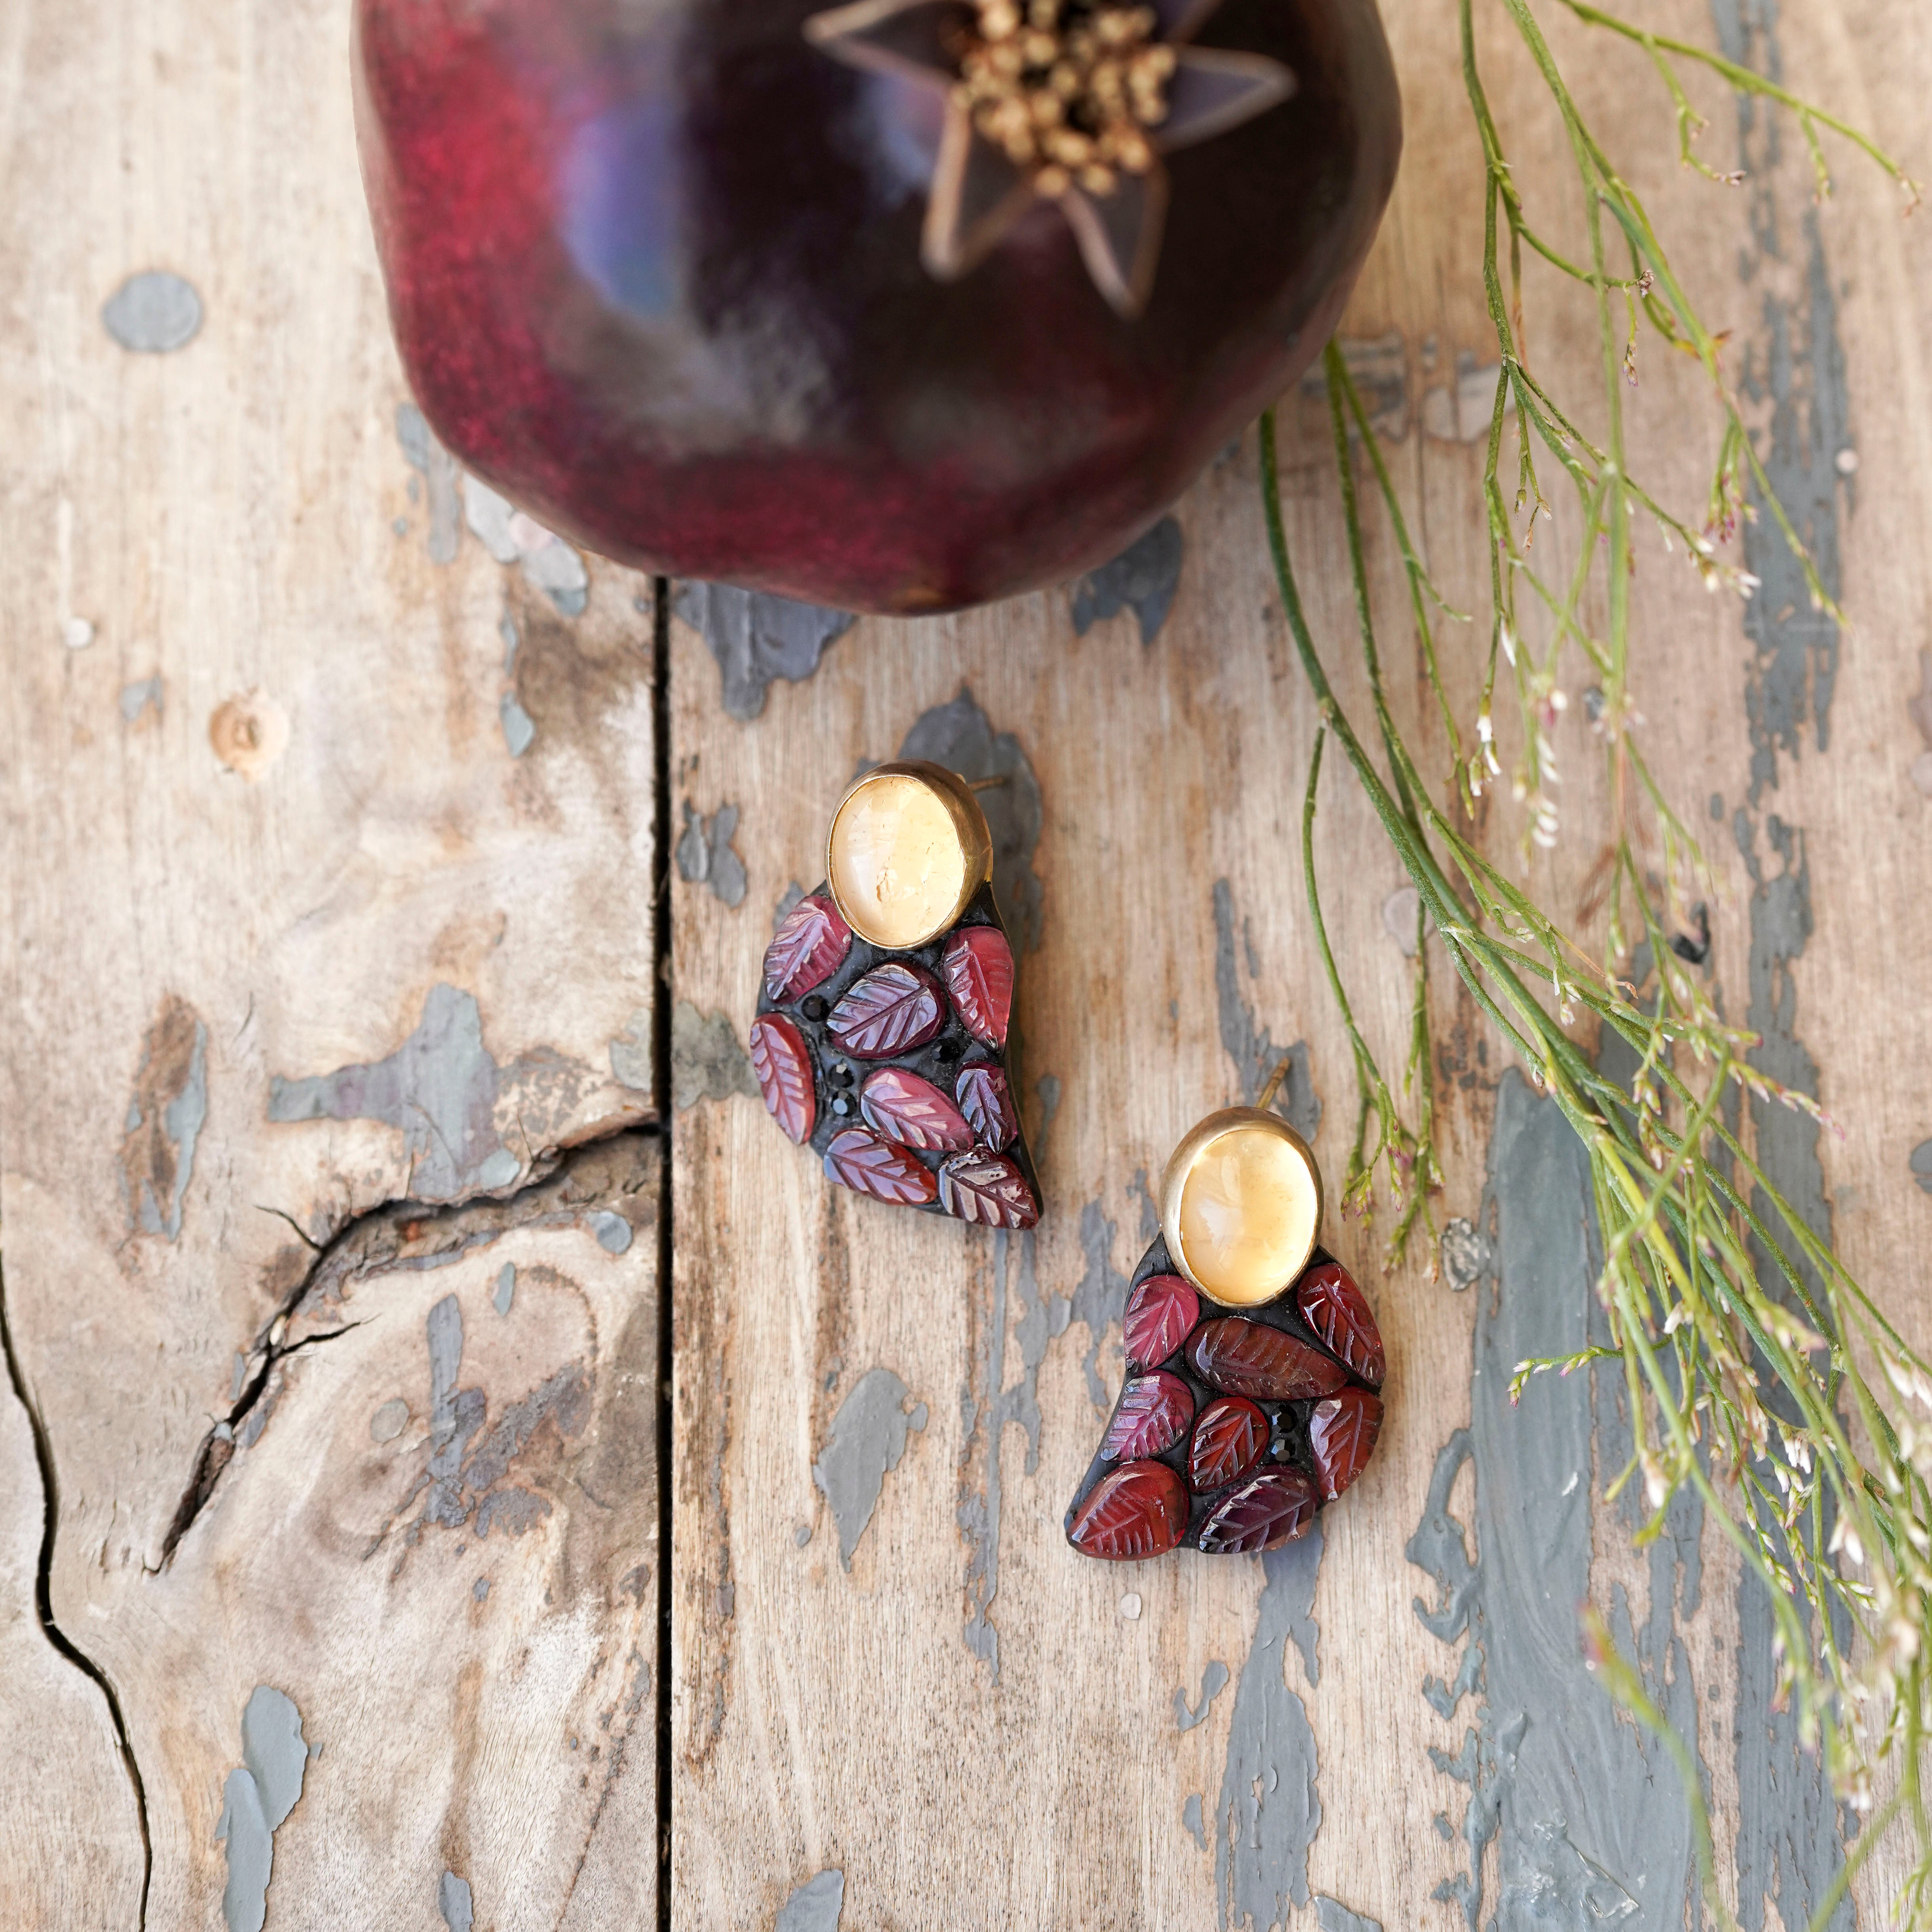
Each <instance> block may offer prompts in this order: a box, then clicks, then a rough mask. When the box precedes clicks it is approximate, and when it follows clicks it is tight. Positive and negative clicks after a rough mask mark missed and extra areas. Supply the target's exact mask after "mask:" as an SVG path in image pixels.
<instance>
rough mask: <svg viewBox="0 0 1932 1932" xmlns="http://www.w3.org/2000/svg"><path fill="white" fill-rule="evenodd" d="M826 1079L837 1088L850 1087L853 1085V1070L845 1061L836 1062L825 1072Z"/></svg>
mask: <svg viewBox="0 0 1932 1932" xmlns="http://www.w3.org/2000/svg"><path fill="white" fill-rule="evenodd" d="M825 1077H826V1079H828V1080H829V1081H830V1082H832V1085H833V1086H835V1087H849V1086H850V1085H851V1084H852V1079H853V1075H852V1070H851V1068H850V1067H847V1065H846V1064H845V1063H844V1061H842V1060H835V1061H833V1062H832V1064H831V1065H830V1066H829V1067H827V1068H826V1070H825Z"/></svg>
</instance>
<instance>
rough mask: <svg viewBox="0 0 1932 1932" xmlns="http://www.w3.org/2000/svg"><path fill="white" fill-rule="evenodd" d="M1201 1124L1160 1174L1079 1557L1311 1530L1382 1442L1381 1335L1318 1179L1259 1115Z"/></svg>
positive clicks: (1074, 1537) (1263, 1110)
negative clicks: (1328, 1232)
mask: <svg viewBox="0 0 1932 1932" xmlns="http://www.w3.org/2000/svg"><path fill="white" fill-rule="evenodd" d="M1286 1070H1287V1068H1286V1063H1284V1064H1283V1066H1282V1067H1279V1068H1277V1070H1276V1072H1275V1073H1274V1077H1273V1078H1272V1079H1271V1080H1270V1081H1269V1082H1268V1086H1267V1088H1266V1089H1265V1091H1263V1093H1262V1097H1261V1104H1260V1105H1259V1106H1255V1107H1230V1108H1229V1109H1226V1110H1225V1111H1224V1112H1220V1113H1217V1114H1210V1115H1208V1118H1206V1119H1205V1121H1202V1122H1201V1123H1200V1124H1199V1126H1198V1127H1196V1128H1195V1129H1194V1130H1193V1132H1192V1133H1190V1134H1188V1135H1187V1137H1186V1138H1185V1139H1184V1140H1183V1141H1182V1142H1181V1145H1179V1146H1178V1148H1175V1151H1174V1155H1173V1158H1172V1160H1169V1163H1168V1164H1167V1170H1166V1173H1165V1175H1163V1177H1162V1180H1161V1192H1160V1226H1161V1231H1160V1236H1159V1238H1157V1240H1156V1241H1155V1242H1154V1245H1153V1246H1152V1247H1150V1248H1149V1249H1148V1251H1147V1253H1145V1255H1144V1256H1142V1258H1141V1264H1140V1266H1139V1268H1136V1270H1135V1271H1134V1278H1133V1284H1132V1286H1130V1289H1129V1290H1128V1293H1127V1310H1126V1313H1125V1316H1124V1322H1123V1340H1124V1345H1125V1351H1126V1355H1127V1380H1126V1382H1124V1384H1123V1385H1122V1387H1121V1395H1120V1400H1118V1402H1117V1403H1115V1405H1114V1412H1113V1415H1112V1417H1111V1418H1109V1421H1108V1424H1107V1433H1106V1436H1105V1437H1104V1438H1103V1439H1102V1442H1101V1444H1100V1453H1099V1454H1098V1455H1097V1456H1096V1457H1094V1461H1093V1465H1092V1466H1091V1468H1090V1469H1088V1472H1087V1475H1086V1477H1085V1480H1084V1481H1082V1484H1081V1485H1080V1489H1079V1493H1078V1494H1077V1495H1076V1496H1075V1497H1074V1499H1073V1505H1072V1506H1071V1507H1070V1508H1069V1509H1068V1511H1067V1541H1068V1542H1070V1544H1073V1547H1074V1548H1075V1549H1076V1550H1079V1551H1080V1552H1081V1553H1082V1555H1083V1556H1100V1557H1107V1558H1112V1559H1115V1560H1125V1559H1135V1558H1139V1557H1145V1556H1160V1555H1161V1554H1162V1553H1163V1552H1165V1551H1167V1550H1173V1549H1175V1548H1177V1547H1179V1546H1180V1545H1181V1544H1187V1546H1188V1547H1189V1548H1190V1549H1193V1550H1203V1551H1205V1552H1206V1553H1208V1555H1210V1556H1218V1555H1222V1554H1224V1553H1235V1552H1241V1551H1247V1550H1273V1549H1275V1548H1277V1547H1279V1546H1280V1544H1284V1543H1288V1542H1291V1541H1293V1540H1294V1539H1295V1538H1296V1537H1298V1536H1302V1535H1306V1534H1307V1532H1308V1530H1309V1529H1310V1526H1312V1525H1313V1523H1314V1521H1315V1517H1316V1512H1317V1511H1320V1510H1322V1509H1323V1508H1326V1507H1327V1505H1328V1504H1330V1503H1331V1502H1334V1500H1335V1499H1336V1498H1337V1496H1340V1494H1341V1493H1342V1492H1343V1490H1346V1488H1347V1487H1349V1484H1351V1483H1352V1482H1353V1481H1355V1478H1357V1477H1358V1476H1359V1475H1361V1472H1362V1469H1363V1468H1364V1465H1365V1464H1366V1463H1367V1461H1368V1460H1369V1457H1370V1456H1371V1455H1372V1454H1373V1453H1374V1451H1375V1446H1376V1438H1377V1437H1378V1436H1379V1435H1380V1434H1381V1433H1382V1393H1381V1391H1382V1374H1383V1366H1384V1365H1383V1359H1382V1335H1381V1332H1380V1331H1379V1330H1378V1329H1377V1328H1376V1319H1375V1317H1374V1316H1373V1314H1371V1313H1370V1310H1369V1304H1368V1303H1367V1301H1366V1300H1365V1299H1364V1297H1363V1295H1362V1292H1361V1289H1359V1288H1358V1287H1357V1286H1355V1282H1354V1280H1353V1279H1352V1277H1350V1275H1349V1271H1347V1269H1346V1268H1343V1266H1342V1265H1341V1264H1340V1262H1337V1260H1336V1259H1334V1256H1332V1255H1331V1254H1329V1253H1328V1252H1327V1251H1326V1250H1325V1249H1323V1248H1322V1247H1319V1246H1317V1245H1316V1237H1317V1236H1318V1235H1319V1234H1320V1232H1321V1229H1322V1172H1321V1169H1319V1167H1317V1166H1316V1163H1315V1157H1314V1155H1313V1154H1312V1153H1310V1151H1309V1148H1308V1145H1307V1142H1304V1140H1303V1139H1302V1138H1301V1136H1300V1135H1299V1134H1298V1133H1296V1132H1295V1130H1294V1129H1293V1128H1292V1127H1290V1126H1289V1124H1288V1123H1287V1122H1286V1121H1284V1120H1283V1119H1282V1118H1281V1117H1280V1115H1278V1114H1274V1113H1272V1112H1269V1111H1268V1102H1269V1101H1270V1100H1271V1099H1272V1098H1273V1097H1274V1091H1275V1088H1277V1085H1279V1083H1280V1080H1281V1078H1282V1076H1283V1073H1286Z"/></svg>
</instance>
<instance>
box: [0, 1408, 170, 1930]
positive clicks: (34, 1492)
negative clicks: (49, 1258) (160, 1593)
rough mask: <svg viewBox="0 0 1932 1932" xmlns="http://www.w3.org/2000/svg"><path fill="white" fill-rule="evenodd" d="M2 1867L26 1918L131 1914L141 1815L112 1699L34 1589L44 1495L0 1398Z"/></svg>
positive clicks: (27, 1443) (25, 1427)
mask: <svg viewBox="0 0 1932 1932" xmlns="http://www.w3.org/2000/svg"><path fill="white" fill-rule="evenodd" d="M0 1471H4V1472H5V1474H4V1480H3V1481H0V1529H4V1535H0V1730H4V1732H5V1736H6V1738H7V1754H6V1765H5V1770H4V1771H0V1869H4V1870H5V1871H6V1872H7V1874H8V1879H7V1893H8V1897H7V1912H8V1914H9V1915H10V1918H11V1919H12V1921H13V1923H15V1924H20V1925H23V1926H24V1925H108V1924H132V1923H133V1922H134V1921H135V1918H136V1915H137V1914H138V1913H139V1909H140V1900H141V1878H142V1849H141V1821H140V1816H139V1809H138V1808H137V1806H136V1802H135V1798H134V1791H133V1785H132V1784H130V1781H129V1780H128V1776H127V1770H126V1769H125V1766H124V1763H123V1762H122V1759H121V1746H120V1741H119V1739H118V1738H117V1736H115V1728H114V1724H113V1718H112V1717H111V1715H110V1712H109V1709H108V1706H107V1699H106V1697H104V1695H103V1694H102V1693H101V1690H100V1689H99V1688H98V1686H96V1685H93V1684H91V1683H89V1681H88V1680H87V1679H86V1676H84V1675H83V1673H81V1672H80V1670H77V1669H76V1668H75V1667H74V1664H72V1663H71V1662H70V1661H68V1659H67V1658H65V1657H63V1656H62V1655H61V1654H60V1653H59V1652H58V1650H56V1649H55V1647H54V1646H53V1645H52V1643H49V1641H48V1640H47V1637H46V1633H45V1631H43V1629H42V1628H41V1625H40V1619H39V1616H38V1615H37V1610H36V1606H35V1602H34V1594H35V1588H36V1585H37V1580H38V1576H39V1568H40V1545H41V1540H42V1535H43V1527H44V1521H45V1519H44V1514H43V1509H44V1502H43V1499H44V1495H45V1492H44V1490H43V1485H42V1483H41V1479H40V1468H39V1466H38V1463H37V1460H36V1457H35V1455H34V1438H33V1430H32V1428H31V1424H30V1423H29V1421H28V1413H27V1410H26V1407H25V1406H24V1405H23V1403H21V1402H20V1401H18V1400H15V1399H14V1396H13V1393H12V1392H11V1391H9V1393H8V1395H7V1400H6V1402H5V1404H4V1405H0Z"/></svg>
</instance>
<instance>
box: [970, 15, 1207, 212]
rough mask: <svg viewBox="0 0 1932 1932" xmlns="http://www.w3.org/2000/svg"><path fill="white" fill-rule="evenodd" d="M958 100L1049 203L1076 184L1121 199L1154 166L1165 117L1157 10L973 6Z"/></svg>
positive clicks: (1164, 61) (1167, 74) (1169, 54)
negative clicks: (1126, 183) (1134, 178)
mask: <svg viewBox="0 0 1932 1932" xmlns="http://www.w3.org/2000/svg"><path fill="white" fill-rule="evenodd" d="M977 10H978V18H977V23H976V26H975V28H974V31H972V32H971V34H969V35H968V37H967V38H966V40H965V42H964V43H963V44H962V46H961V48H960V50H959V75H960V78H959V86H957V87H956V89H954V90H953V100H954V101H955V102H956V103H957V104H959V106H960V107H963V108H965V110H967V112H968V113H970V114H971V115H972V117H973V124H974V127H975V128H976V129H977V130H978V131H979V132H980V134H981V135H982V136H984V137H985V139H987V140H989V141H990V142H992V143H993V144H994V145H995V146H996V147H998V148H1000V149H1001V150H1002V151H1003V152H1004V154H1006V156H1007V158H1008V159H1009V160H1010V161H1011V162H1012V163H1013V165H1014V166H1015V167H1016V168H1018V169H1021V170H1022V172H1024V173H1025V174H1027V175H1029V176H1030V177H1031V181H1032V183H1033V187H1034V192H1035V193H1038V194H1040V195H1043V196H1047V197H1048V198H1049V199H1051V198H1053V197H1055V196H1060V195H1063V194H1064V193H1067V190H1068V189H1069V188H1070V187H1072V186H1073V184H1074V182H1075V181H1076V180H1077V181H1079V184H1080V186H1081V187H1082V188H1083V189H1084V190H1085V191H1086V192H1087V193H1089V194H1091V195H1094V196H1097V197H1103V198H1104V197H1105V196H1109V195H1111V194H1113V193H1115V192H1116V191H1117V190H1118V188H1119V187H1120V184H1121V176H1122V175H1145V174H1147V173H1148V172H1150V171H1151V169H1153V167H1154V159H1155V154H1154V143H1153V142H1152V141H1151V140H1150V139H1148V133H1147V130H1148V129H1149V128H1151V127H1158V126H1159V125H1160V123H1161V122H1162V121H1164V120H1166V118H1167V83H1168V82H1169V80H1170V79H1171V78H1172V75H1173V74H1174V71H1175V65H1176V56H1175V51H1174V49H1172V47H1170V46H1162V45H1160V44H1159V43H1157V42H1156V41H1155V40H1154V34H1156V33H1157V31H1159V28H1160V20H1159V19H1158V17H1157V15H1156V14H1155V13H1154V9H1153V8H1152V7H1145V6H1124V5H1120V4H1118V0H1028V4H1027V5H1026V6H1025V7H1024V9H1022V7H1021V6H1020V5H1018V4H1016V0H977Z"/></svg>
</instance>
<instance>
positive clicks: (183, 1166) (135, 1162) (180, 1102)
mask: <svg viewBox="0 0 1932 1932" xmlns="http://www.w3.org/2000/svg"><path fill="white" fill-rule="evenodd" d="M207 1122H208V1028H207V1025H205V1022H203V1021H202V1020H201V1019H199V1017H198V1016H196V1014H195V1013H194V1012H193V1010H192V1009H191V1008H190V1007H188V1006H187V1004H186V1003H185V1002H184V1001H181V1000H179V999H178V998H173V997H172V996H170V997H169V998H167V999H166V1000H164V1001H163V1002H162V1005H161V1010H160V1013H159V1014H158V1015H157V1016H156V1018H155V1020H154V1024H153V1025H151V1027H150V1028H148V1032H147V1035H146V1037H145V1040H143V1042H142V1051H141V1064H140V1066H139V1069H138V1070H136V1074H135V1077H134V1097H133V1100H130V1102H129V1103H128V1107H127V1115H126V1117H125V1119H124V1123H123V1125H124V1130H125V1138H124V1141H123V1143H122V1148H121V1187H122V1189H123V1190H124V1199H125V1201H126V1203H127V1218H128V1223H129V1225H130V1226H131V1227H133V1229H136V1231H138V1232H139V1233H142V1234H144V1235H160V1236H162V1237H163V1238H164V1239H166V1240H167V1241H178V1240H179V1239H180V1238H181V1212H182V1206H183V1203H184V1202H185V1201H186V1199H187V1188H188V1183H189V1182H190V1181H191V1180H192V1179H193V1176H194V1157H195V1150H196V1147H197V1146H198V1145H199V1143H200V1140H201V1130H202V1128H203V1127H205V1125H206V1124H207Z"/></svg>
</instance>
